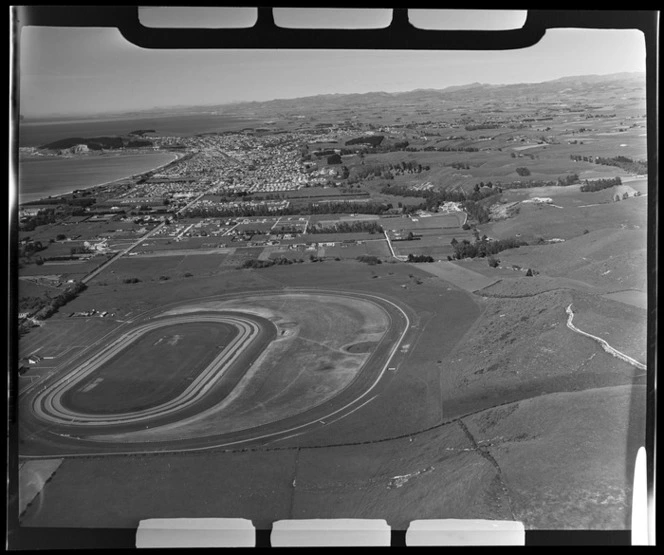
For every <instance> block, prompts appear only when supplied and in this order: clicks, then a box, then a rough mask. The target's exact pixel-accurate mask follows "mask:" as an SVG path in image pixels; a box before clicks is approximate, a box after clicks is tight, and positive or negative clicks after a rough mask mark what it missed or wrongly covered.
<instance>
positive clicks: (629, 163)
mask: <svg viewBox="0 0 664 555" xmlns="http://www.w3.org/2000/svg"><path fill="white" fill-rule="evenodd" d="M595 163H596V164H603V165H605V166H615V167H617V168H621V169H623V170H625V171H626V172H629V173H636V174H646V173H648V162H646V161H644V160H632V159H631V158H628V157H627V156H614V157H613V158H602V157H600V156H596V157H595Z"/></svg>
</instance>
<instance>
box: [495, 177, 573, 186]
mask: <svg viewBox="0 0 664 555" xmlns="http://www.w3.org/2000/svg"><path fill="white" fill-rule="evenodd" d="M577 183H579V174H576V173H572V174H569V175H565V176H560V177H558V179H556V180H555V181H553V180H550V181H544V180H543V179H531V180H529V181H512V182H510V183H498V184H496V185H499V186H500V187H501V188H502V189H531V188H533V187H567V186H569V185H575V184H577Z"/></svg>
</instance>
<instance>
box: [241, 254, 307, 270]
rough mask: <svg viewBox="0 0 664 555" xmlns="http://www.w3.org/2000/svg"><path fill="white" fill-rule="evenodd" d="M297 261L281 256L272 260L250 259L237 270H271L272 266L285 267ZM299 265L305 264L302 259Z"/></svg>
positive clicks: (299, 260)
mask: <svg viewBox="0 0 664 555" xmlns="http://www.w3.org/2000/svg"><path fill="white" fill-rule="evenodd" d="M294 262H295V261H294V260H292V259H290V258H286V257H284V256H280V257H278V258H270V259H268V260H259V259H257V258H250V259H248V260H245V261H244V262H243V263H242V264H240V265H239V266H238V267H237V269H238V270H242V269H247V268H269V267H270V266H285V265H289V264H293V263H294ZM297 262H298V263H302V262H304V260H302V259H301V258H300V259H298V260H297Z"/></svg>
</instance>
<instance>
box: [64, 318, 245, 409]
mask: <svg viewBox="0 0 664 555" xmlns="http://www.w3.org/2000/svg"><path fill="white" fill-rule="evenodd" d="M236 335H237V330H236V329H235V328H234V327H232V326H229V325H224V324H212V323H209V322H208V323H205V324H203V323H200V324H196V323H187V324H176V325H173V326H168V327H164V328H159V329H157V330H152V331H149V332H147V333H145V334H144V335H142V336H141V337H140V338H139V339H138V340H136V341H134V342H132V343H131V344H129V345H128V346H127V347H126V348H125V349H123V350H122V352H121V353H119V354H118V355H117V356H114V357H113V358H112V359H110V360H109V361H108V362H107V363H104V364H103V365H102V366H100V367H99V369H97V370H95V371H94V372H92V373H91V374H90V375H89V376H87V377H86V378H85V379H84V380H82V381H81V382H80V383H79V384H78V386H77V387H76V388H73V389H70V390H69V391H68V392H67V393H66V394H65V396H64V397H63V403H65V404H66V405H67V406H68V407H70V408H72V409H74V410H76V411H79V412H84V413H87V414H121V413H124V412H131V411H137V410H144V409H146V408H150V407H154V406H157V405H160V404H162V403H165V402H167V401H169V400H170V399H172V398H174V397H176V396H177V395H178V394H179V393H181V392H182V391H183V390H184V389H185V388H186V387H187V386H188V385H189V384H190V383H191V380H193V379H195V378H196V376H198V374H199V373H200V372H201V371H202V370H203V368H205V366H206V365H207V364H209V363H210V362H211V361H212V360H213V359H214V357H215V356H216V355H217V354H218V353H219V352H220V351H221V348H222V346H224V345H227V344H228V343H229V342H230V341H231V340H232V339H233V338H234V337H235V336H236Z"/></svg>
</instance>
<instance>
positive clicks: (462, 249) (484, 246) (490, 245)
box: [451, 237, 528, 260]
mask: <svg viewBox="0 0 664 555" xmlns="http://www.w3.org/2000/svg"><path fill="white" fill-rule="evenodd" d="M451 245H452V248H454V258H455V259H457V260H462V259H464V258H477V257H480V258H484V257H486V256H491V255H494V254H498V253H499V252H501V251H504V250H507V249H518V248H519V247H523V246H526V245H528V243H527V242H525V241H521V240H520V239H517V238H509V239H497V240H495V241H489V240H488V239H486V238H485V237H482V238H481V239H476V240H475V242H474V243H471V242H470V241H469V240H468V239H464V240H463V241H457V240H456V238H455V239H452V242H451Z"/></svg>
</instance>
